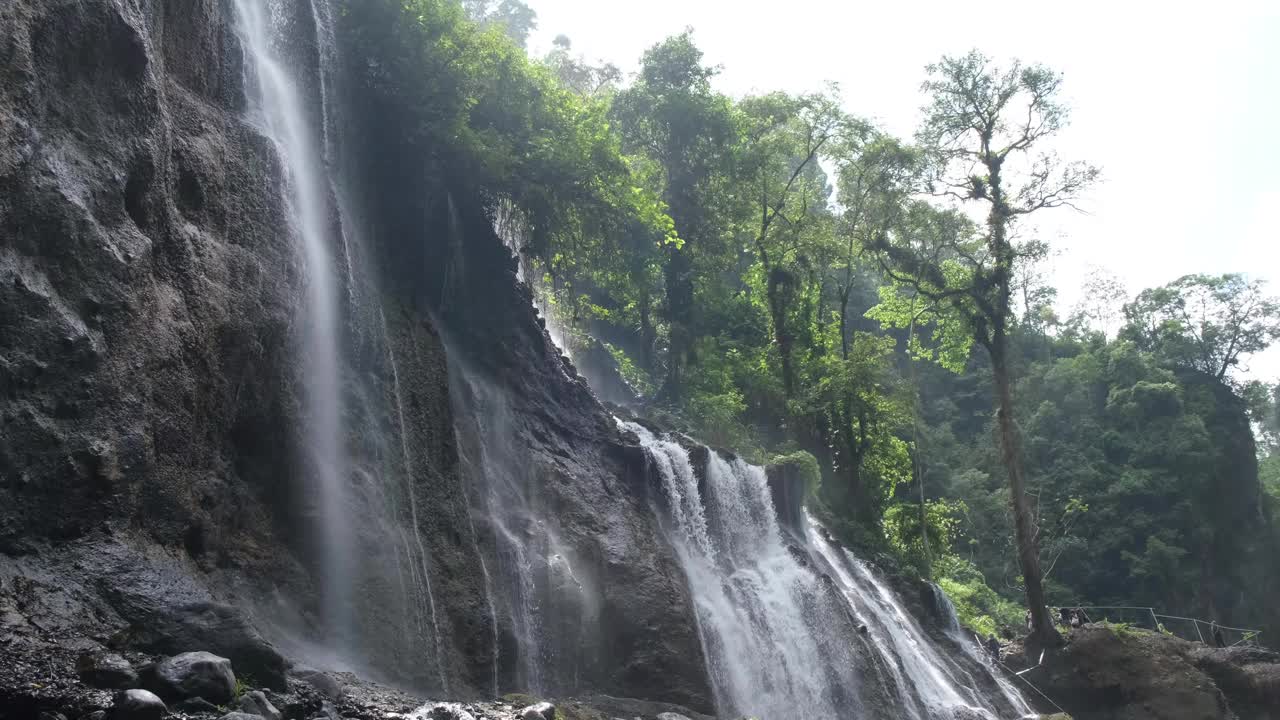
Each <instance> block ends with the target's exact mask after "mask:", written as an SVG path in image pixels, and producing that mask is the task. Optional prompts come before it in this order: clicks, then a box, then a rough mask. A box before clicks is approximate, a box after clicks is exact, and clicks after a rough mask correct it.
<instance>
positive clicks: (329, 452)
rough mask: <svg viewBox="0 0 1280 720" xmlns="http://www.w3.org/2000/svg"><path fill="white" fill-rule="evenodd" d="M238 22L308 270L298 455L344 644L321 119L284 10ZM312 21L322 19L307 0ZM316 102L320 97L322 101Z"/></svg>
mask: <svg viewBox="0 0 1280 720" xmlns="http://www.w3.org/2000/svg"><path fill="white" fill-rule="evenodd" d="M234 4H235V10H236V20H237V31H238V32H239V34H240V39H241V42H242V44H243V46H244V48H245V51H246V52H245V54H246V58H245V59H246V63H245V81H246V83H245V84H246V88H247V90H248V95H249V98H250V104H251V108H250V119H251V121H252V122H256V123H258V124H260V125H261V129H262V131H263V133H264V134H265V135H266V136H267V137H269V138H270V139H271V140H272V141H273V142H274V143H275V146H276V149H277V152H278V153H279V156H280V160H281V165H282V166H283V169H284V171H285V178H284V187H283V188H282V191H283V193H284V200H285V206H286V207H287V209H288V211H289V213H290V217H289V220H290V224H291V229H292V230H293V232H294V233H295V234H296V236H297V240H298V242H299V244H300V245H301V248H300V250H301V255H302V260H303V262H304V266H305V270H306V278H307V281H306V297H305V304H304V306H303V308H302V318H301V319H302V323H303V333H302V334H303V342H304V351H303V352H302V353H301V357H302V360H303V386H304V391H305V417H304V431H305V442H304V445H305V455H306V457H305V458H304V461H305V465H306V470H307V473H308V474H309V475H310V477H311V478H312V479H313V486H314V488H315V499H316V500H315V502H316V511H315V512H316V518H315V532H316V534H317V536H318V543H317V546H318V548H319V549H320V552H319V556H320V557H321V558H322V559H323V573H322V575H323V580H322V583H323V598H322V601H321V606H322V613H323V615H324V618H325V625H326V627H328V628H329V630H330V632H331V633H333V634H334V636H335V640H336V642H337V643H338V644H342V643H343V642H345V640H346V639H347V636H349V634H350V632H351V627H352V622H353V617H352V598H351V588H352V574H353V566H352V563H353V561H354V557H353V530H352V528H351V527H350V525H349V522H348V518H349V513H348V512H347V504H348V499H347V491H346V478H347V472H346V468H347V463H346V458H345V457H344V452H343V444H344V440H343V435H344V434H343V428H342V378H341V374H342V369H341V362H342V361H341V351H340V348H339V334H340V328H341V326H340V319H339V318H340V310H339V305H338V295H337V292H336V287H337V281H336V276H335V268H334V265H333V247H334V246H335V245H336V244H338V243H337V242H335V240H337V241H340V240H341V239H340V238H334V237H332V235H333V232H334V230H333V224H332V223H331V217H332V208H331V204H330V202H329V194H330V189H331V188H330V180H329V177H328V175H327V174H326V168H325V166H324V164H323V163H322V162H320V159H322V158H323V157H324V152H323V149H322V142H321V135H323V128H324V126H325V124H326V119H325V118H324V117H320V118H318V124H319V126H320V129H321V132H320V133H317V128H316V127H315V125H316V124H317V121H316V120H313V118H312V117H311V115H312V113H310V112H309V111H308V109H309V105H308V103H307V102H306V101H305V100H304V96H303V93H302V92H301V90H300V88H299V87H298V84H297V81H296V79H295V77H294V76H293V74H292V73H291V72H290V70H289V68H288V64H287V63H286V62H285V60H284V59H283V58H282V56H281V53H280V50H279V43H280V42H281V41H282V25H283V20H284V18H283V15H284V13H283V9H282V8H281V7H280V4H279V3H278V2H265V1H264V0H235V3H234ZM310 7H311V11H312V13H313V14H312V22H314V23H316V25H317V27H320V26H321V20H322V18H320V17H319V16H318V15H317V14H316V13H315V8H316V4H315V3H314V2H313V3H312V4H311V6H310ZM320 104H321V106H322V115H323V105H324V104H325V103H324V102H321V103H320Z"/></svg>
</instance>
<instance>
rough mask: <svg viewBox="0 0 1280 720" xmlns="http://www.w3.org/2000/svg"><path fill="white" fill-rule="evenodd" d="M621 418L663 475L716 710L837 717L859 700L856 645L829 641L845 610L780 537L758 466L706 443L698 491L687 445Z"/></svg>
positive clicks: (672, 529)
mask: <svg viewBox="0 0 1280 720" xmlns="http://www.w3.org/2000/svg"><path fill="white" fill-rule="evenodd" d="M624 427H625V429H627V430H630V431H632V432H634V433H635V434H636V435H637V436H639V437H640V440H641V444H642V445H643V446H644V447H645V448H646V450H647V451H648V453H649V457H650V458H651V459H652V461H653V464H654V466H655V467H656V468H657V472H658V475H659V477H660V479H661V481H662V489H663V491H664V493H665V501H666V505H667V508H666V512H667V514H668V515H669V516H670V521H671V522H670V531H669V537H670V540H671V542H672V544H673V545H674V546H675V549H676V553H677V555H678V557H679V558H680V561H681V563H682V565H683V566H684V570H685V575H686V577H687V579H688V583H689V588H690V591H691V593H692V595H693V598H694V602H695V604H696V612H697V619H698V624H699V631H700V632H701V634H702V641H703V648H704V650H705V652H706V655H707V664H708V668H707V669H708V671H709V674H710V676H711V681H712V684H713V689H714V691H715V693H716V705H717V708H718V710H719V711H720V713H721V714H722V715H725V716H731V717H739V716H742V715H752V716H756V717H765V718H783V717H824V718H835V717H840V716H842V715H847V714H849V711H850V710H851V709H852V708H855V707H858V706H859V703H858V698H857V696H856V692H857V688H858V687H859V682H858V677H857V673H856V662H855V660H854V657H853V654H852V646H851V645H846V644H844V643H841V642H832V639H833V633H832V632H831V630H832V629H833V628H836V627H839V626H840V625H848V624H849V620H848V618H847V616H846V615H845V613H843V612H842V611H841V609H840V608H838V607H837V606H835V604H834V603H831V602H829V601H828V600H829V596H828V594H827V593H826V592H824V591H823V589H822V587H821V585H822V582H821V579H820V578H819V576H817V575H815V574H814V573H812V572H810V571H809V570H808V569H806V568H805V567H804V566H803V565H802V564H801V561H800V560H799V559H798V558H797V557H796V556H795V555H793V554H792V552H791V550H790V549H789V548H788V547H787V545H786V544H785V543H784V538H783V534H782V531H781V529H780V528H779V527H778V523H777V519H776V515H775V514H774V509H773V502H772V500H771V499H770V496H769V488H768V486H767V481H766V479H765V476H764V472H763V471H762V470H761V469H760V468H757V467H752V466H750V465H747V464H746V463H743V462H742V461H740V460H735V461H732V462H730V461H727V460H725V459H723V458H721V457H719V456H718V455H717V454H716V453H715V452H711V453H710V460H709V462H708V465H707V468H706V482H705V496H704V495H703V493H702V492H701V491H700V490H699V483H698V480H697V477H696V475H695V472H694V469H693V465H692V463H691V462H690V459H689V453H688V451H687V450H685V448H683V447H682V446H680V445H679V444H677V443H675V442H671V441H668V440H662V439H659V438H656V437H654V436H653V434H652V433H650V432H649V431H648V430H646V429H645V428H643V427H641V426H640V425H635V424H630V423H628V424H625V425H624Z"/></svg>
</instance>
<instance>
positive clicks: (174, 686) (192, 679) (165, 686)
mask: <svg viewBox="0 0 1280 720" xmlns="http://www.w3.org/2000/svg"><path fill="white" fill-rule="evenodd" d="M149 679H150V680H151V685H152V686H153V688H154V689H155V690H156V693H157V694H158V695H160V696H161V697H164V698H168V699H169V700H170V701H174V700H185V699H187V698H194V697H200V698H204V699H205V700H208V701H209V702H211V703H213V704H215V705H225V704H227V703H229V702H231V701H232V700H233V699H234V698H235V695H236V676H235V674H234V673H232V672H231V661H230V660H228V659H226V658H224V657H218V656H217V655H214V654H212V653H207V652H188V653H182V654H181V655H175V656H173V657H171V658H166V659H164V660H162V661H160V662H159V663H157V664H156V666H155V668H153V669H152V672H151V678H149Z"/></svg>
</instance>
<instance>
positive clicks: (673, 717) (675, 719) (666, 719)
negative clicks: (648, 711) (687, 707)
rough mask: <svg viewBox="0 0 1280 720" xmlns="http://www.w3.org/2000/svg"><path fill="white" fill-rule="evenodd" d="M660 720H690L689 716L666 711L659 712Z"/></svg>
mask: <svg viewBox="0 0 1280 720" xmlns="http://www.w3.org/2000/svg"><path fill="white" fill-rule="evenodd" d="M658 720H689V718H687V717H685V716H684V715H681V714H680V713H673V712H664V713H658Z"/></svg>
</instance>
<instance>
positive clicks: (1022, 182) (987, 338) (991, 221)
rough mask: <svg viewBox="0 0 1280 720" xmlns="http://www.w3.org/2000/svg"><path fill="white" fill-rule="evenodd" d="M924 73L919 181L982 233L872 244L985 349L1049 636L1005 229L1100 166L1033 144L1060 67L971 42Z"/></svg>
mask: <svg viewBox="0 0 1280 720" xmlns="http://www.w3.org/2000/svg"><path fill="white" fill-rule="evenodd" d="M928 75H929V77H928V80H926V81H925V83H924V90H925V92H927V93H928V95H929V101H928V103H927V105H926V106H925V108H924V112H925V119H924V124H923V126H922V128H921V130H920V132H919V134H918V141H919V143H920V145H921V146H922V147H923V149H924V151H925V152H926V153H927V154H928V156H929V157H930V158H931V159H932V162H931V163H929V171H928V173H927V178H926V179H927V187H928V190H929V191H930V192H931V193H932V194H933V195H935V196H937V197H941V198H950V199H952V200H955V201H958V202H959V203H960V204H961V205H970V204H975V203H981V204H984V205H985V206H986V210H987V212H986V217H985V225H984V227H983V232H982V233H981V235H980V236H977V237H975V236H974V235H972V234H971V233H969V232H965V230H964V225H963V224H956V223H943V224H939V223H938V222H936V221H934V222H929V223H924V224H915V225H914V226H912V225H907V226H905V227H904V228H902V229H901V230H900V231H898V232H893V233H886V234H882V235H879V236H877V237H876V238H874V239H873V242H872V243H871V248H872V249H873V250H874V251H875V252H876V254H877V256H878V257H879V259H880V261H881V264H882V265H883V267H884V269H885V271H886V272H888V273H889V274H890V275H891V276H892V277H893V278H894V279H895V280H897V281H898V282H900V283H903V284H905V285H908V286H909V287H910V288H911V292H913V293H914V294H915V295H916V296H918V297H921V298H924V299H926V300H928V301H930V302H932V303H933V304H934V305H935V307H937V308H938V309H939V311H942V312H945V313H947V314H949V315H950V316H951V317H952V318H954V319H957V320H958V321H959V322H960V323H961V324H962V325H963V327H964V328H965V329H966V330H967V332H968V333H969V334H970V335H971V337H972V339H973V341H974V342H977V343H978V344H979V345H981V346H982V347H983V348H984V349H985V350H986V351H987V354H988V355H989V356H990V358H991V370H992V379H993V381H994V386H995V401H996V405H997V407H998V414H997V419H998V428H999V436H1000V450H1001V459H1002V461H1003V464H1004V466H1005V469H1006V472H1007V474H1008V480H1009V494H1010V503H1011V505H1012V509H1013V516H1014V531H1015V540H1016V544H1017V551H1018V564H1019V568H1020V569H1021V571H1022V577H1023V583H1024V588H1025V591H1026V599H1027V605H1028V607H1029V609H1030V611H1031V617H1032V625H1033V635H1034V636H1035V638H1036V639H1037V640H1038V641H1040V642H1041V643H1044V644H1054V643H1057V642H1059V641H1060V637H1059V635H1058V633H1057V631H1056V630H1055V629H1054V626H1053V621H1052V619H1051V618H1050V617H1049V613H1048V611H1047V609H1046V607H1045V597H1044V587H1043V580H1042V573H1041V568H1040V556H1039V538H1038V531H1037V527H1036V522H1035V518H1034V516H1033V515H1032V512H1031V508H1030V506H1029V504H1028V502H1027V497H1026V478H1025V475H1024V472H1023V462H1022V456H1021V448H1020V446H1019V437H1018V425H1017V422H1016V421H1015V419H1014V403H1013V379H1012V367H1011V363H1010V353H1009V333H1010V330H1011V329H1012V326H1013V325H1014V324H1015V323H1016V322H1017V318H1016V315H1015V313H1014V312H1013V311H1012V309H1011V294H1012V289H1013V285H1014V278H1015V271H1016V269H1017V268H1018V267H1019V265H1020V264H1021V263H1022V262H1023V261H1024V250H1025V249H1024V248H1023V247H1022V246H1021V245H1019V244H1017V243H1015V242H1014V241H1013V240H1012V239H1011V230H1012V228H1013V226H1014V225H1015V223H1017V222H1018V221H1020V220H1022V219H1024V218H1025V217H1027V216H1029V215H1031V214H1033V213H1036V212H1039V211H1041V210H1045V209H1049V208H1055V207H1074V203H1075V201H1076V200H1077V199H1078V198H1079V197H1080V194H1081V193H1082V192H1083V191H1084V190H1085V189H1086V188H1088V187H1089V186H1090V185H1091V184H1092V183H1093V182H1094V181H1095V180H1096V179H1097V177H1098V170H1097V169H1096V168H1094V167H1092V166H1089V165H1086V164H1084V163H1079V162H1074V163H1063V162H1060V161H1059V160H1058V159H1057V158H1056V157H1055V156H1054V155H1053V154H1051V153H1048V152H1044V151H1043V149H1042V145H1043V141H1044V140H1046V139H1048V138H1050V137H1052V136H1054V135H1056V134H1057V133H1058V132H1060V131H1061V130H1062V129H1063V128H1064V127H1065V126H1066V124H1067V114H1068V113H1067V107H1066V106H1065V105H1064V104H1063V102H1062V101H1061V100H1060V92H1061V87H1062V77H1061V76H1060V75H1059V74H1057V73H1055V72H1053V71H1051V70H1049V69H1048V68H1046V67H1044V66H1041V65H1023V64H1021V63H1019V62H1016V61H1015V62H1013V63H1012V64H1011V65H1009V66H1008V67H1004V68H1002V67H999V66H997V65H995V64H994V63H993V62H992V61H991V60H990V59H988V58H987V57H985V56H984V55H982V54H981V53H979V52H977V51H973V52H970V53H969V54H967V55H964V56H962V57H944V58H943V59H942V60H941V61H939V62H938V63H936V64H933V65H930V66H929V67H928ZM940 230H941V231H940ZM1037 250H1040V248H1037Z"/></svg>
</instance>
